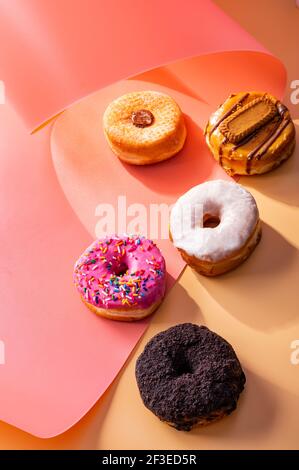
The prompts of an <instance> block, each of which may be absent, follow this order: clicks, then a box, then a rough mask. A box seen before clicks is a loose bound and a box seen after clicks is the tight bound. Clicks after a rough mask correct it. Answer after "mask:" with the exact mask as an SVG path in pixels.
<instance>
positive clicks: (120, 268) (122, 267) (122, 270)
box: [113, 263, 128, 277]
mask: <svg viewBox="0 0 299 470" xmlns="http://www.w3.org/2000/svg"><path fill="white" fill-rule="evenodd" d="M127 271H128V265H127V264H126V263H120V264H119V265H117V266H115V268H114V271H113V274H115V275H116V276H120V277H121V276H124V275H125V274H126V272H127Z"/></svg>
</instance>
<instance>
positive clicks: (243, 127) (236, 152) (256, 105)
mask: <svg viewBox="0 0 299 470" xmlns="http://www.w3.org/2000/svg"><path fill="white" fill-rule="evenodd" d="M205 135H206V142H207V144H208V146H209V148H210V150H211V151H212V153H213V155H214V157H215V159H216V160H217V161H218V162H219V163H220V165H221V166H222V167H223V168H224V170H225V171H226V172H227V173H228V174H230V175H234V174H238V175H254V174H261V173H266V172H268V171H270V170H272V169H273V168H276V167H277V166H279V165H280V164H281V163H282V162H283V161H285V160H286V159H287V158H288V157H289V156H290V155H291V154H292V153H293V151H294V148H295V138H296V137H295V127H294V124H293V122H292V120H291V117H290V113H289V111H288V109H287V107H286V106H285V105H284V104H282V103H281V102H280V101H279V100H277V99H276V98H275V97H274V96H272V95H270V94H269V93H262V92H255V91H254V92H253V91H252V92H247V93H245V92H244V93H237V94H232V95H230V96H229V97H228V98H227V100H226V101H225V102H224V103H223V104H222V105H221V106H220V108H219V109H218V110H217V111H216V112H215V113H213V114H212V116H211V117H210V119H209V122H208V124H207V126H206V129H205Z"/></svg>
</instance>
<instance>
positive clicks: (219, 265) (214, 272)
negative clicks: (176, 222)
mask: <svg viewBox="0 0 299 470" xmlns="http://www.w3.org/2000/svg"><path fill="white" fill-rule="evenodd" d="M261 236H262V228H261V223H260V220H258V222H257V224H256V226H255V228H254V230H253V232H252V234H251V236H250V237H249V238H248V240H247V242H246V243H245V245H244V246H243V247H242V248H241V249H240V250H239V251H237V252H235V253H232V254H231V256H230V257H228V258H224V259H222V260H220V261H218V262H211V261H206V260H201V259H199V258H196V257H195V256H189V255H188V253H186V251H184V250H182V249H181V248H178V250H179V252H180V254H181V256H182V258H183V260H184V261H185V262H186V263H187V264H188V265H189V266H191V267H192V268H193V269H195V271H197V272H198V273H199V274H203V275H204V276H210V277H213V276H219V275H220V274H224V273H226V272H228V271H231V270H232V269H235V268H236V267H237V266H239V265H240V264H242V263H243V261H245V260H246V259H247V258H248V257H249V256H250V254H251V253H252V252H253V250H254V249H255V247H256V246H257V245H258V243H259V241H260V239H261ZM170 239H171V241H172V236H171V233H170Z"/></svg>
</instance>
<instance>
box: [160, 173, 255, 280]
mask: <svg viewBox="0 0 299 470" xmlns="http://www.w3.org/2000/svg"><path fill="white" fill-rule="evenodd" d="M169 231H170V238H171V240H172V242H173V244H174V246H175V247H176V248H177V249H178V250H179V252H180V253H181V255H182V258H183V259H184V260H185V261H186V263H187V264H189V265H190V266H191V267H193V268H194V269H195V270H196V271H197V272H199V273H201V274H204V275H206V276H217V275H219V274H223V273H225V272H227V271H230V270H231V269H234V268H235V267H237V266H238V265H239V264H241V263H242V262H243V261H244V260H245V259H246V258H248V256H249V255H250V254H251V253H252V251H253V250H254V248H255V247H256V245H257V244H258V242H259V241H260V238H261V223H260V218H259V211H258V208H257V205H256V202H255V199H254V197H253V196H252V194H250V192H249V191H247V190H246V189H245V188H243V187H242V186H241V185H240V184H237V183H235V182H233V181H225V180H213V181H207V182H205V183H202V184H199V185H198V186H195V187H194V188H192V189H190V190H189V191H188V192H187V193H185V194H183V196H181V197H180V198H179V199H178V200H177V202H176V203H175V205H174V207H173V209H172V211H171V214H170V228H169Z"/></svg>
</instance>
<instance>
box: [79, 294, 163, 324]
mask: <svg viewBox="0 0 299 470" xmlns="http://www.w3.org/2000/svg"><path fill="white" fill-rule="evenodd" d="M81 299H82V301H83V303H84V304H85V305H86V306H87V307H88V308H89V309H90V310H91V311H92V312H94V313H95V314H96V315H99V316H100V317H103V318H108V319H109V320H117V321H126V322H131V321H136V320H141V319H142V318H146V317H148V316H149V315H151V314H152V313H154V311H155V310H157V308H158V307H159V305H160V304H161V302H162V299H161V300H159V301H158V302H155V303H154V304H152V305H150V306H149V307H148V308H144V309H135V310H134V309H132V308H131V309H130V308H122V309H109V308H99V307H96V306H95V305H92V304H90V303H89V302H86V300H84V299H83V298H82V297H81Z"/></svg>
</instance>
